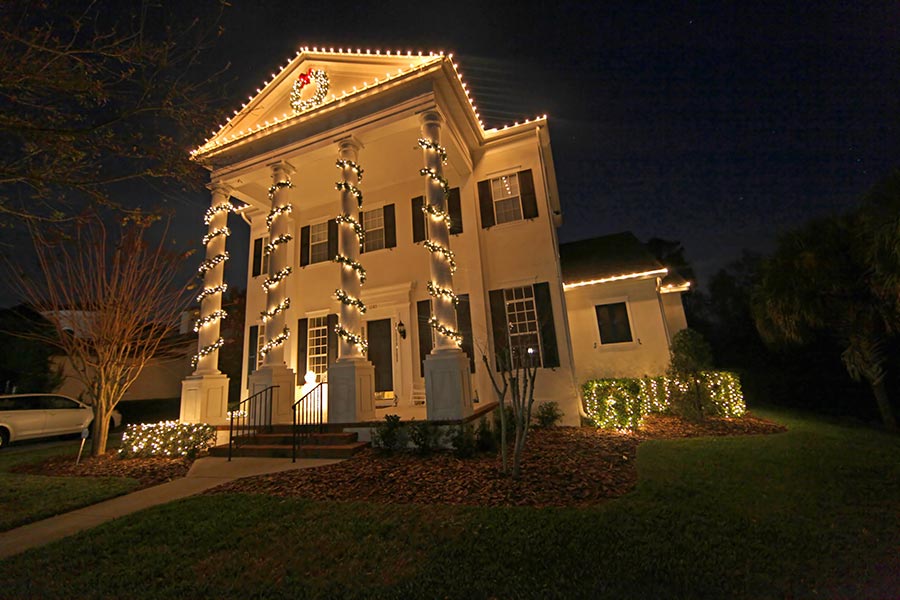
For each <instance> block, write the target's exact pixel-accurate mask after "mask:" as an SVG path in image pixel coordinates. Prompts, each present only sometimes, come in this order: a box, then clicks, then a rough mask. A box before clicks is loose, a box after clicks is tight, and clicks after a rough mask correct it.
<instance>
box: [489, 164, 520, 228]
mask: <svg viewBox="0 0 900 600" xmlns="http://www.w3.org/2000/svg"><path fill="white" fill-rule="evenodd" d="M491 198H493V200H494V219H495V221H496V222H497V224H498V225H499V224H500V223H509V222H510V221H518V220H520V219H521V218H522V203H521V201H520V199H519V177H518V175H516V174H515V173H514V174H512V175H504V176H503V177H498V178H496V179H491Z"/></svg>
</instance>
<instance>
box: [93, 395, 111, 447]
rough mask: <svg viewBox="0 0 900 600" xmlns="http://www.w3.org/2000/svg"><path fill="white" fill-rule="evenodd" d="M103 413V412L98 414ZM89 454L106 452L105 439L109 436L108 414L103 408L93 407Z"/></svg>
mask: <svg viewBox="0 0 900 600" xmlns="http://www.w3.org/2000/svg"><path fill="white" fill-rule="evenodd" d="M100 413H103V414H100ZM91 436H92V437H93V440H91V456H100V455H102V454H106V441H107V439H108V438H109V415H108V414H107V413H106V411H104V410H97V407H94V422H93V423H91Z"/></svg>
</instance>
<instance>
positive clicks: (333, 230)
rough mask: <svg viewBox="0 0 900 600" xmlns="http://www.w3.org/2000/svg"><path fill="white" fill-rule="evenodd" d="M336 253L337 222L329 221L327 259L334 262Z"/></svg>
mask: <svg viewBox="0 0 900 600" xmlns="http://www.w3.org/2000/svg"><path fill="white" fill-rule="evenodd" d="M337 253H338V226H337V221H335V220H334V219H331V220H330V221H328V258H327V260H334V257H335V256H337Z"/></svg>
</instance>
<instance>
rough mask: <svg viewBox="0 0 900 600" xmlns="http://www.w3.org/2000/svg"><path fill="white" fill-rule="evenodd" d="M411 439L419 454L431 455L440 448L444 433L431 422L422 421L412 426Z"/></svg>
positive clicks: (410, 428) (410, 429) (410, 430)
mask: <svg viewBox="0 0 900 600" xmlns="http://www.w3.org/2000/svg"><path fill="white" fill-rule="evenodd" d="M409 438H410V440H411V441H412V443H413V445H414V446H415V447H416V450H417V451H418V452H419V454H430V453H431V452H432V451H434V449H435V448H438V447H440V445H441V442H442V441H443V439H444V431H443V430H442V429H441V428H440V427H439V426H437V425H435V424H434V423H432V422H430V421H420V422H418V423H413V424H412V425H410V427H409Z"/></svg>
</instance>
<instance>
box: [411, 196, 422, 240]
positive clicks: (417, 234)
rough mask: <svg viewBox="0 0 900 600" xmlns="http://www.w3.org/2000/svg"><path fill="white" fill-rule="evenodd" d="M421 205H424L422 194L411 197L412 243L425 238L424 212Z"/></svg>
mask: <svg viewBox="0 0 900 600" xmlns="http://www.w3.org/2000/svg"><path fill="white" fill-rule="evenodd" d="M423 206H425V197H424V196H416V197H415V198H413V199H412V227H413V244H415V243H416V242H421V241H422V240H424V239H425V213H424V212H422V207H423Z"/></svg>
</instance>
